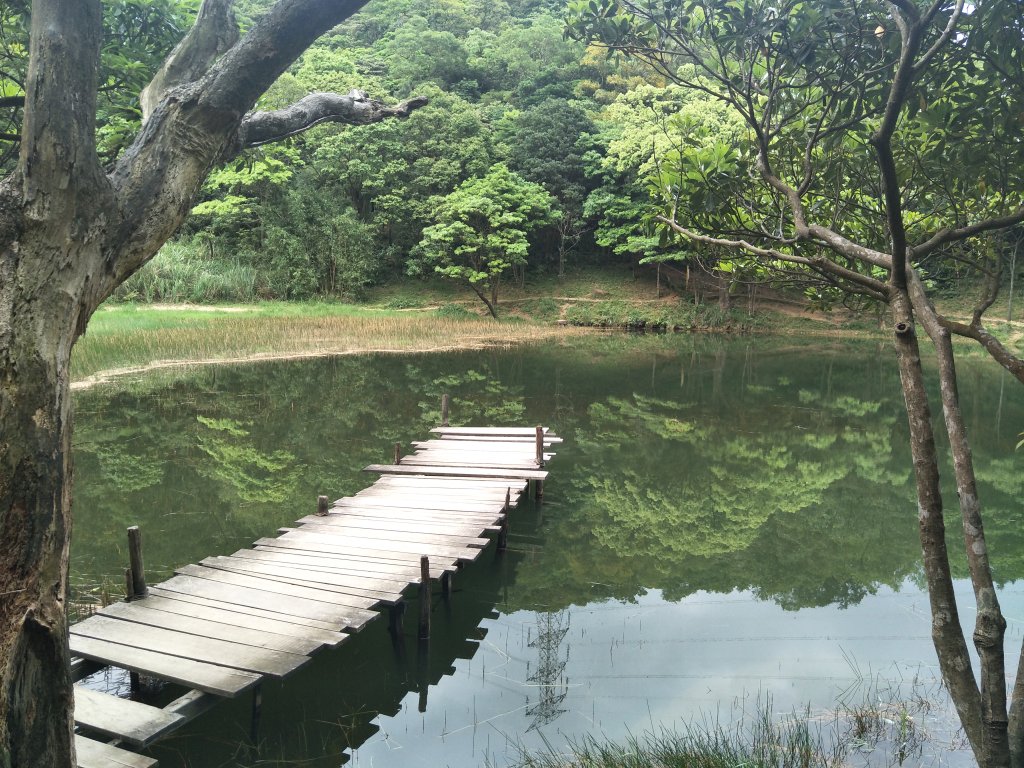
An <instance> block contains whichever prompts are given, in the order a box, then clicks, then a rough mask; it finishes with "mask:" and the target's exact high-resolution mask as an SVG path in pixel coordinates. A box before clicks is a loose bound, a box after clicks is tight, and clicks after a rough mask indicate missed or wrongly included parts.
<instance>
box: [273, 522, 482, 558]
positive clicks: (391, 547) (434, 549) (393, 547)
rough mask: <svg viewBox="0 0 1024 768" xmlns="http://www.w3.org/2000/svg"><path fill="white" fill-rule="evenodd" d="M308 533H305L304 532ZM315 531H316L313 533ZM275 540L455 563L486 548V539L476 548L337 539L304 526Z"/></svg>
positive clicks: (326, 530) (330, 533)
mask: <svg viewBox="0 0 1024 768" xmlns="http://www.w3.org/2000/svg"><path fill="white" fill-rule="evenodd" d="M304 529H309V530H304ZM313 529H316V530H313ZM278 538H279V539H285V540H288V541H291V540H295V539H298V540H300V541H310V542H314V541H315V542H318V543H320V542H322V543H324V544H332V545H339V546H348V547H353V548H356V549H357V550H359V549H362V550H366V551H370V552H373V553H375V554H376V553H378V552H383V553H388V552H390V553H391V554H394V555H398V554H402V555H405V556H407V557H408V556H415V557H420V556H421V555H430V556H431V557H433V556H434V555H438V556H440V557H450V558H454V559H456V560H475V559H476V557H477V555H478V554H479V553H480V547H484V546H486V545H487V543H488V541H487V539H483V540H482V543H481V545H480V547H470V546H469V545H468V544H456V545H451V544H431V543H429V542H426V541H405V540H398V539H390V538H383V539H382V538H374V537H371V536H358V537H357V536H352V535H349V534H346V535H341V534H339V533H338V532H337V531H336V530H331V527H330V526H315V525H307V526H303V527H302V528H297V529H295V530H294V531H289V532H288V533H286V534H284V535H282V536H279V537H278ZM466 541H476V539H466Z"/></svg>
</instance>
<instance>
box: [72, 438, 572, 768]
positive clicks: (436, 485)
mask: <svg viewBox="0 0 1024 768" xmlns="http://www.w3.org/2000/svg"><path fill="white" fill-rule="evenodd" d="M432 432H434V433H436V435H437V437H436V438H435V439H431V440H429V441H425V442H416V443H414V444H413V445H414V448H415V450H414V452H413V453H412V454H411V455H408V456H401V455H400V446H398V445H396V446H395V463H394V464H389V465H380V464H374V465H371V466H369V467H366V471H368V472H375V473H379V474H380V475H381V477H380V478H379V479H378V480H377V481H376V482H375V483H374V484H373V485H371V486H369V487H368V488H366V489H365V490H362V491H360V492H359V493H357V494H356V495H355V496H350V497H347V498H343V499H339V500H338V501H335V502H334V504H333V505H332V506H331V507H330V508H328V505H327V503H326V502H327V500H326V497H320V504H319V505H318V513H317V514H315V515H308V516H306V517H303V518H301V519H299V520H298V521H297V522H296V527H294V528H286V529H281V535H280V536H278V537H277V538H264V539H259V540H258V541H256V542H255V543H254V544H253V546H252V547H251V548H250V549H241V550H239V551H237V552H235V553H234V554H232V555H229V556H226V557H224V556H216V557H209V558H207V559H205V560H203V561H202V562H201V563H199V564H197V565H186V566H183V567H181V568H178V569H177V570H176V571H175V576H174V577H172V578H171V579H169V580H167V581H165V582H163V583H161V584H158V585H153V586H150V587H148V588H147V587H146V585H145V580H144V576H143V575H142V573H141V556H138V557H137V558H133V565H134V566H135V569H134V570H135V572H134V573H133V579H134V581H135V584H136V592H138V593H141V596H136V597H135V598H134V599H131V600H130V601H129V602H123V603H116V604H114V605H110V606H107V607H105V608H103V609H101V610H100V611H99V612H98V613H97V614H95V615H94V616H91V617H89V618H88V619H85V620H84V621H81V622H79V623H78V624H75V625H74V626H72V627H71V651H72V654H73V656H75V657H76V658H75V659H74V661H73V672H74V673H75V677H76V679H78V680H82V679H83V678H84V677H86V676H88V675H89V674H91V673H93V672H95V671H96V670H97V669H100V668H102V667H105V666H110V667H118V668H121V669H126V670H128V671H129V672H131V673H132V676H133V680H135V679H136V676H137V675H139V674H143V675H146V676H149V677H153V678H156V679H158V680H162V681H165V682H169V683H174V684H177V685H180V686H183V687H185V688H186V689H188V692H187V693H185V694H184V695H182V696H180V697H179V698H177V699H176V700H174V701H173V702H171V703H170V704H168V705H167V706H166V707H163V708H158V707H152V706H149V705H147V704H142V703H138V702H135V701H130V700H128V699H122V698H119V697H116V696H112V695H109V694H106V693H101V692H98V691H95V690H91V689H89V688H86V687H84V686H82V685H76V686H75V724H76V726H77V729H78V730H79V733H78V734H76V736H75V742H76V747H77V753H78V765H79V766H80V768H100V766H104V767H106V766H115V767H118V766H119V767H121V768H152V767H153V766H155V765H156V761H155V760H153V759H152V758H149V757H146V756H144V755H141V754H138V753H137V752H133V751H129V750H128V749H126V748H124V747H131V748H134V749H144V748H145V747H146V746H148V745H150V744H152V743H153V742H154V741H156V740H158V739H160V738H162V737H164V736H166V735H167V734H168V733H170V732H171V731H173V730H175V729H177V728H179V727H181V726H182V725H184V724H185V723H186V722H188V721H189V720H191V719H193V718H194V717H197V716H198V715H199V714H201V713H202V712H205V711H206V710H207V709H209V708H210V707H211V706H213V705H214V704H216V703H217V701H219V700H220V699H221V698H234V697H236V696H238V695H239V694H241V693H243V692H245V691H250V690H251V691H253V692H254V693H253V703H254V713H256V712H257V709H256V708H257V707H258V705H259V701H260V692H259V690H260V682H261V681H262V680H263V679H264V678H265V677H276V678H283V677H286V676H288V675H289V674H291V673H292V672H294V671H295V670H297V669H298V668H299V667H302V666H304V665H305V664H307V663H309V661H310V660H311V655H312V654H314V653H315V652H316V651H317V650H319V649H320V648H323V647H324V646H337V645H339V644H341V643H343V642H345V641H346V640H347V639H348V637H349V636H350V635H351V634H352V633H355V632H359V631H360V630H361V629H362V628H363V627H364V626H366V624H367V623H368V622H370V621H372V620H373V619H375V618H376V617H377V616H378V615H380V612H381V611H382V610H383V609H384V608H389V609H390V611H389V613H390V618H391V629H392V631H395V632H401V621H402V612H403V609H404V602H403V598H404V595H405V593H406V592H407V591H408V590H409V588H410V587H412V586H413V585H418V586H419V589H420V594H421V598H422V599H421V611H422V610H423V608H424V606H429V595H430V583H431V580H433V579H437V580H440V582H441V588H442V590H443V591H445V592H446V593H447V592H448V591H450V589H451V576H452V574H453V573H454V571H455V570H456V569H457V567H458V566H459V564H460V563H463V562H469V561H472V560H475V559H476V558H477V557H478V556H479V555H480V553H481V552H482V551H483V548H484V547H486V546H487V545H488V544H489V543H490V539H489V538H488V537H487V535H488V534H489V533H491V532H497V540H498V545H499V547H502V546H504V543H505V540H506V537H507V532H508V511H509V509H510V508H511V506H512V505H514V504H517V503H518V501H519V498H520V497H521V495H522V494H523V493H524V492H525V491H526V490H527V488H528V487H529V483H530V482H533V484H534V489H535V492H536V493H537V494H538V496H539V495H540V494H541V493H542V492H543V491H542V488H543V481H544V479H545V478H546V477H547V475H548V473H547V471H545V470H544V469H543V466H544V462H545V461H546V460H547V459H549V458H551V457H552V456H553V454H552V453H545V452H544V451H545V449H546V448H547V447H549V446H551V445H553V444H555V443H560V442H561V438H559V437H557V436H555V435H554V434H552V433H550V432H548V430H547V429H545V428H542V427H536V428H532V427H531V428H500V427H438V428H436V429H434V430H432ZM424 623H426V626H424ZM419 631H420V636H421V637H423V636H424V633H429V610H427V611H426V613H425V614H422V615H421V620H420V628H419ZM96 737H99V738H103V739H105V740H106V741H110V742H112V743H106V741H99V740H96Z"/></svg>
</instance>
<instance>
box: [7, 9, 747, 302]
mask: <svg viewBox="0 0 1024 768" xmlns="http://www.w3.org/2000/svg"><path fill="white" fill-rule="evenodd" d="M197 5H198V3H196V2H193V0H152V1H151V2H146V1H144V0H120V1H119V2H118V3H114V4H111V5H110V6H108V16H109V17H110V18H109V19H108V26H110V27H111V28H113V29H114V30H116V29H118V28H119V27H118V24H119V23H120V28H121V29H122V31H124V30H127V29H131V30H132V34H131V35H130V36H129V37H128V40H127V42H128V43H129V45H128V46H127V47H125V46H120V47H117V48H116V55H115V54H114V50H115V46H114V45H113V41H112V44H111V46H110V51H111V53H110V55H109V56H108V61H107V64H108V73H107V78H108V83H109V86H110V87H109V88H108V89H107V91H106V93H107V101H108V103H107V104H106V110H105V114H104V115H103V116H102V127H101V141H102V144H103V148H104V151H105V152H106V154H107V156H108V157H109V158H110V159H111V160H113V158H114V157H116V155H117V152H118V151H119V149H120V148H121V143H122V142H123V141H124V139H125V137H128V136H130V135H131V133H132V128H133V127H134V125H135V124H136V123H137V120H138V107H137V98H136V94H137V92H138V90H139V89H140V88H141V86H142V85H143V84H144V83H145V82H146V81H147V78H148V77H149V76H150V73H151V71H152V69H153V67H154V66H155V62H156V60H157V59H159V58H160V55H161V54H162V53H163V52H165V51H166V50H168V49H169V47H170V46H171V45H173V43H174V41H175V40H176V39H177V37H178V36H180V34H181V33H182V32H181V30H183V29H184V28H185V27H186V26H187V25H188V24H189V23H190V16H191V15H192V14H194V12H195V8H196V6H197ZM261 5H262V3H261V2H259V0H250V1H249V2H240V3H238V4H236V13H237V14H238V17H239V19H240V21H241V23H242V25H243V26H245V25H246V24H250V23H252V20H253V19H255V18H258V16H259V14H260V9H261ZM563 6H564V3H561V2H558V0H532V1H531V0H514V1H513V2H507V3H506V2H497V3H492V2H482V1H477V0H451V1H449V2H442V3H437V2H429V1H428V0H377V1H376V2H374V3H371V4H370V5H369V6H368V7H367V8H366V9H365V10H364V11H363V12H361V13H360V14H358V15H357V16H356V17H355V19H353V20H352V21H351V22H349V23H348V24H345V25H343V26H341V27H338V28H337V29H336V30H334V32H333V33H332V34H329V35H327V36H326V37H324V38H322V39H321V40H320V41H319V42H318V43H317V44H316V45H315V46H314V47H313V48H311V49H310V50H309V51H307V52H306V53H305V54H304V56H303V57H302V58H301V59H300V60H299V61H298V62H297V63H296V64H295V65H294V66H293V67H292V68H291V70H290V71H289V72H288V73H287V74H285V75H284V76H283V77H282V78H281V79H280V80H279V81H278V82H277V83H276V85H275V86H274V87H273V88H272V89H271V91H270V92H269V93H268V94H267V95H266V97H265V98H264V99H263V101H262V102H261V103H260V105H259V108H261V109H275V108H283V107H284V106H286V105H288V104H290V103H292V102H294V101H295V100H297V99H298V98H299V97H301V96H302V95H304V94H306V93H308V92H312V91H334V92H342V93H344V92H347V91H349V90H351V89H353V88H359V89H362V90H365V91H367V92H368V93H369V94H370V95H371V96H373V97H375V98H381V99H384V100H394V101H398V100H400V99H404V98H408V97H410V96H413V95H419V96H425V97H427V98H428V99H429V104H428V106H426V107H423V108H421V109H419V110H417V111H416V112H414V113H413V115H412V116H411V117H410V118H409V119H408V120H405V121H402V122H395V121H391V122H384V123H378V124H373V125H367V126H355V127H350V126H339V125H336V124H325V125H321V126H318V127H316V128H315V129H313V130H310V131H307V132H305V133H303V134H300V135H297V136H294V137H292V138H290V139H288V140H286V141H283V142H277V143H270V144H267V145H265V146H263V147H258V148H256V149H254V150H250V151H248V152H246V153H245V154H243V155H242V156H240V157H239V158H238V159H237V160H236V161H235V162H233V163H232V164H230V165H229V166H228V167H225V168H223V169H221V170H219V171H218V172H216V173H214V174H213V175H212V176H211V178H210V180H209V182H208V184H207V186H206V190H205V195H204V199H203V200H202V201H201V202H200V203H199V204H198V205H196V206H195V208H194V209H193V213H192V216H191V217H190V219H189V220H188V222H187V223H186V225H185V227H184V228H183V230H182V231H181V232H180V233H179V235H178V237H177V238H176V239H175V240H174V241H172V242H171V243H169V244H168V245H167V246H166V247H165V248H164V250H163V251H162V252H161V254H160V255H159V256H158V257H157V258H156V259H155V260H154V261H153V262H152V263H151V264H149V265H147V266H146V267H145V268H144V269H143V270H142V272H141V273H140V274H138V275H136V276H135V277H134V278H133V279H132V280H131V281H129V283H128V284H126V285H125V286H123V287H122V288H121V290H120V291H119V293H118V296H119V297H120V298H122V299H124V298H134V299H140V300H160V299H176V300H181V299H188V300H193V301H204V300H206V301H210V300H245V299H259V298H287V299H300V298H311V297H325V296H341V297H350V298H351V297H358V296H359V295H360V294H361V292H362V291H363V290H364V289H365V288H366V287H368V286H370V285H373V284H376V283H380V282H386V281H389V280H396V279H411V278H410V277H409V276H432V275H435V274H437V273H438V272H440V273H442V274H446V275H448V276H450V277H452V278H455V279H456V280H458V281H460V282H462V283H463V284H464V285H466V286H467V287H473V288H475V289H478V290H477V293H478V294H479V295H480V296H481V298H484V299H485V300H486V301H487V302H488V303H490V302H492V301H494V300H497V299H499V287H500V285H499V283H500V281H501V280H506V281H508V280H521V279H522V278H523V276H524V273H525V272H531V273H532V272H535V271H543V272H545V273H548V274H559V273H561V272H562V271H563V270H564V269H565V268H566V267H567V266H569V265H578V264H581V263H583V264H595V263H602V262H607V261H609V260H611V261H615V262H626V263H628V262H630V261H633V262H635V261H637V260H638V259H640V258H642V257H644V256H650V255H652V254H657V253H659V245H658V241H657V238H655V237H654V236H652V234H651V230H650V228H649V226H648V224H647V221H648V215H649V213H650V210H649V209H650V204H649V202H648V201H649V199H650V198H649V193H648V190H647V187H646V185H647V182H646V179H647V176H648V175H649V174H650V173H651V172H652V171H653V168H654V163H655V157H656V153H657V152H663V151H664V150H665V149H666V148H667V146H666V143H667V142H669V141H670V140H669V139H668V138H666V136H667V134H666V133H665V130H664V128H665V126H664V122H665V121H666V120H667V119H669V118H672V119H679V118H678V117H673V115H677V113H679V112H680V110H683V111H684V112H686V111H687V110H689V111H690V112H692V113H693V115H692V118H693V119H698V120H702V121H705V122H710V123H713V124H714V125H715V127H716V129H721V130H722V131H725V132H730V131H735V130H737V129H736V128H735V127H734V124H733V123H730V122H729V120H728V119H727V118H726V117H725V116H724V115H723V114H722V112H721V110H720V109H716V108H714V107H711V106H709V105H708V104H707V103H700V104H694V103H692V102H693V101H694V96H692V95H684V94H683V93H682V92H681V91H677V90H671V89H670V90H665V89H664V83H663V82H662V81H661V80H660V79H659V78H658V77H656V76H655V75H653V74H652V73H651V72H649V71H645V70H643V69H641V68H640V67H638V66H637V65H636V64H633V63H630V62H628V61H626V60H625V59H623V58H621V57H610V56H608V55H607V53H606V52H604V51H603V50H600V49H598V48H588V47H587V46H585V45H583V44H581V43H577V42H573V41H570V40H566V39H565V38H564V20H563V18H564V8H563ZM9 12H10V11H9ZM118 14H120V15H121V16H120V22H119V21H118ZM7 28H8V30H11V29H13V27H11V26H8V27H7ZM8 36H9V37H10V33H9V34H8ZM7 42H8V46H7V48H8V52H9V53H11V54H12V55H11V56H9V57H8V60H9V61H12V60H14V59H16V56H14V55H13V53H14V51H12V49H14V48H16V41H13V40H8V41H7ZM5 85H7V86H8V88H7V90H8V92H12V91H14V92H16V91H17V84H16V83H15V82H13V81H10V80H9V81H8V82H7V83H6V84H5ZM9 146H11V147H13V145H9ZM7 160H8V163H9V162H10V160H11V158H10V157H8V158H7ZM499 187H500V189H499ZM481 199H487V200H489V201H490V205H491V209H490V210H489V211H485V210H483V209H482V208H481V206H480V201H481ZM496 199H498V200H500V202H497V203H495V202H494V201H495V200H496ZM467 297H472V294H471V293H468V292H467Z"/></svg>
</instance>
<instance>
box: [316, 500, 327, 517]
mask: <svg viewBox="0 0 1024 768" xmlns="http://www.w3.org/2000/svg"><path fill="white" fill-rule="evenodd" d="M316 513H317V514H318V515H320V517H323V516H324V515H326V514H327V497H326V496H317V497H316Z"/></svg>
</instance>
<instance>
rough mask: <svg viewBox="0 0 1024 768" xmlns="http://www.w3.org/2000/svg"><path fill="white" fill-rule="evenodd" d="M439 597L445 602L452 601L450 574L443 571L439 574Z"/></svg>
mask: <svg viewBox="0 0 1024 768" xmlns="http://www.w3.org/2000/svg"><path fill="white" fill-rule="evenodd" d="M441 597H443V598H444V599H445V600H446V601H448V600H451V599H452V572H451V571H445V572H444V573H442V574H441Z"/></svg>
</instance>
